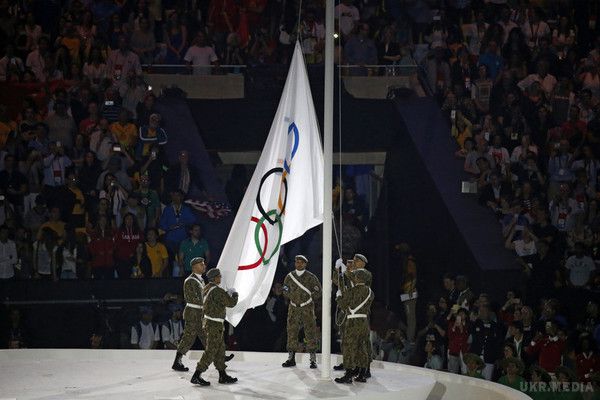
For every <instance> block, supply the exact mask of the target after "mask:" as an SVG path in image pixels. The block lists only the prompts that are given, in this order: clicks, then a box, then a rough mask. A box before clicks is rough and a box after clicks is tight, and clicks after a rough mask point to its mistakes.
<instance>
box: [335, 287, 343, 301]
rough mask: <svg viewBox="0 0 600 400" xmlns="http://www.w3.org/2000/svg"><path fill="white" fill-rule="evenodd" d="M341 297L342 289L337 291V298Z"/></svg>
mask: <svg viewBox="0 0 600 400" xmlns="http://www.w3.org/2000/svg"><path fill="white" fill-rule="evenodd" d="M340 297H342V291H341V290H340V289H338V290H337V292H335V298H336V299H339V298H340Z"/></svg>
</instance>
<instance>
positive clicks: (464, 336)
mask: <svg viewBox="0 0 600 400" xmlns="http://www.w3.org/2000/svg"><path fill="white" fill-rule="evenodd" d="M459 317H460V316H459ZM457 318H458V317H457ZM460 318H461V320H459V321H458V322H457V320H456V319H455V318H453V319H451V320H450V321H448V329H447V330H446V334H447V335H448V353H449V354H450V355H451V356H458V355H460V353H461V352H462V354H467V353H468V352H469V343H468V340H469V335H470V333H469V327H468V326H467V325H466V322H465V321H464V320H462V318H463V317H460Z"/></svg>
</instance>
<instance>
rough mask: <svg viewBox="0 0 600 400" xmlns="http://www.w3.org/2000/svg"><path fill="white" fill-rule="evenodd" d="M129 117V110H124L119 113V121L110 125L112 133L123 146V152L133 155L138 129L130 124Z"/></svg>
mask: <svg viewBox="0 0 600 400" xmlns="http://www.w3.org/2000/svg"><path fill="white" fill-rule="evenodd" d="M136 104H137V103H136ZM129 115H130V111H129V110H127V109H122V110H121V112H120V113H119V120H118V121H117V122H114V123H112V124H111V125H110V132H111V133H112V136H113V137H114V138H115V139H116V141H117V143H118V144H119V145H120V146H121V151H124V152H127V153H130V154H133V151H134V149H135V145H136V143H137V139H138V132H137V127H136V126H135V125H134V124H133V123H131V122H129Z"/></svg>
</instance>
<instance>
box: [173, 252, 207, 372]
mask: <svg viewBox="0 0 600 400" xmlns="http://www.w3.org/2000/svg"><path fill="white" fill-rule="evenodd" d="M190 265H191V267H192V273H191V274H190V276H188V277H187V278H186V279H185V281H184V282H183V297H184V299H185V302H186V303H187V304H186V306H185V309H184V310H183V319H184V321H185V327H184V328H183V335H182V336H181V340H180V341H179V345H178V346H177V354H176V355H175V361H174V362H173V367H172V368H173V369H174V370H175V371H188V370H189V368H187V367H186V366H184V365H183V364H182V363H181V357H183V356H184V355H185V354H186V353H187V352H188V351H189V350H190V349H191V348H192V346H193V345H194V342H195V341H196V337H198V338H200V341H201V342H202V345H203V346H204V348H206V335H205V333H204V330H203V329H202V318H203V316H204V313H203V310H202V304H203V302H202V290H203V289H204V278H202V274H203V273H204V271H205V270H206V264H205V263H204V258H202V257H196V258H193V259H192V260H191V261H190Z"/></svg>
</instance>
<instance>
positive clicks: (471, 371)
mask: <svg viewBox="0 0 600 400" xmlns="http://www.w3.org/2000/svg"><path fill="white" fill-rule="evenodd" d="M463 359H464V363H465V365H466V367H467V373H466V374H465V375H467V376H468V377H471V378H479V379H483V375H482V374H481V372H480V371H481V370H482V369H483V368H484V366H485V363H484V362H483V360H482V359H481V357H479V356H478V355H477V354H473V353H467V354H465V355H464V356H463Z"/></svg>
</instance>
